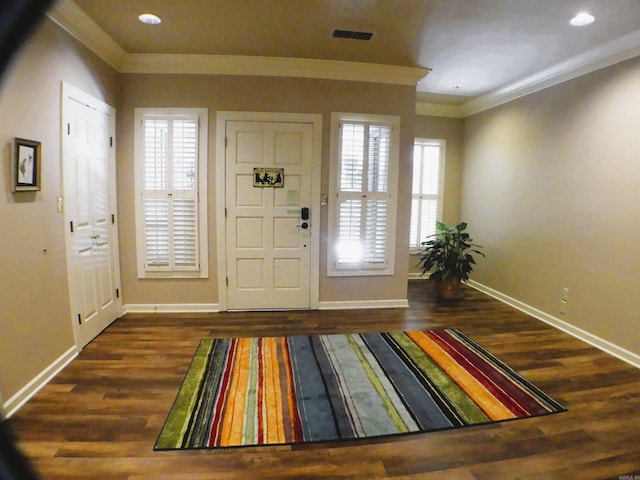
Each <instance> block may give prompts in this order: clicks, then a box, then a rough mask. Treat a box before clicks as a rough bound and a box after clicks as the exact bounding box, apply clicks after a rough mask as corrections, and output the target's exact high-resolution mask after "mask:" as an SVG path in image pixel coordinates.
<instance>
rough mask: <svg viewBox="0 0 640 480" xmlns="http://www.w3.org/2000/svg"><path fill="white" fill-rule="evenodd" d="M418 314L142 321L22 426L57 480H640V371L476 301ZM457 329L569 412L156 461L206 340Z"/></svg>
mask: <svg viewBox="0 0 640 480" xmlns="http://www.w3.org/2000/svg"><path fill="white" fill-rule="evenodd" d="M409 290H410V295H409V301H410V305H411V306H410V308H409V309H394V310H357V311H346V312H345V311H322V312H268V313H224V314H211V315H198V316H187V315H171V316H161V315H157V316H154V315H140V314H138V315H128V316H126V317H125V318H122V319H120V320H118V321H117V322H115V323H114V324H113V325H112V326H111V327H110V328H108V329H107V330H106V331H105V332H104V333H103V334H101V335H100V336H99V337H98V338H96V339H95V340H94V341H93V342H92V343H90V344H89V345H88V346H87V347H86V348H85V349H84V350H83V351H82V353H81V354H80V355H79V356H78V358H77V359H76V360H74V361H73V362H72V363H71V364H70V365H69V366H68V367H67V368H66V369H65V370H64V371H62V372H61V373H60V374H59V375H58V376H57V377H56V378H55V379H54V380H53V381H52V382H51V383H50V384H49V385H47V386H46V387H45V388H43V389H42V390H41V391H40V392H39V393H38V394H37V395H36V396H35V397H34V398H33V399H32V400H30V401H29V402H28V403H27V404H26V405H25V406H24V407H23V408H22V409H21V410H20V411H19V412H18V413H17V414H15V415H14V416H13V417H12V418H11V419H10V420H9V425H10V427H12V429H13V430H14V432H15V433H16V434H17V435H18V437H19V438H20V444H19V445H20V448H21V449H22V451H23V452H25V453H26V455H27V456H28V457H29V458H31V459H32V461H33V462H34V464H35V466H36V468H37V469H38V471H39V472H40V473H41V475H42V478H43V479H45V480H55V479H60V480H63V479H64V480H74V479H100V480H143V479H155V480H164V479H166V480H169V479H171V480H201V479H203V480H204V479H207V480H208V479H221V480H223V479H243V480H251V479H367V480H372V479H384V478H387V479H389V478H393V479H396V480H400V479H476V480H484V479H487V480H495V479H515V478H521V479H555V478H558V479H580V480H587V479H605V478H613V479H618V478H621V477H622V476H627V475H631V476H632V477H631V478H633V475H638V476H639V477H638V478H640V421H639V418H638V416H639V413H638V412H640V371H639V370H637V369H635V368H633V367H631V366H629V365H627V364H625V363H624V362H622V361H620V360H617V359H615V358H613V357H611V356H609V355H607V354H605V353H603V352H601V351H599V350H597V349H595V348H592V347H590V346H589V345H587V344H585V343H582V342H580V341H579V340H576V339H574V338H572V337H570V336H568V335H566V334H564V333H562V332H560V331H558V330H555V329H553V328H551V327H549V326H547V325H545V324H544V323H542V322H540V321H538V320H535V319H532V318H530V317H528V316H527V315H525V314H523V313H521V312H519V311H517V310H514V309H512V308H510V307H508V306H506V305H503V304H501V303H500V302H498V301H496V300H494V299H492V298H490V297H487V296H485V295H483V294H481V293H479V292H477V291H475V290H472V289H470V288H465V297H466V298H465V300H464V301H458V302H456V301H454V302H451V301H449V302H446V301H438V300H436V299H435V297H434V294H433V291H432V288H431V284H430V283H428V282H424V281H413V282H410V287H409ZM437 327H455V328H459V329H461V330H462V331H463V332H464V333H466V334H467V335H469V336H471V337H472V338H473V339H474V340H476V341H477V342H479V343H480V344H481V345H482V346H484V347H485V348H487V349H488V350H489V351H491V352H492V353H493V354H495V355H496V356H498V357H499V358H500V359H501V360H503V361H504V362H506V363H507V364H508V365H510V366H511V367H513V368H514V369H515V370H517V371H518V372H519V373H521V374H523V375H524V376H525V377H527V378H528V379H529V380H530V381H532V382H533V383H534V384H536V385H537V386H538V387H540V388H541V389H542V390H544V391H545V392H546V393H547V394H549V395H551V396H552V397H554V398H555V399H556V400H557V401H559V402H560V403H561V404H563V405H564V406H565V407H567V408H568V412H566V413H561V414H558V415H551V416H545V417H538V418H532V419H526V420H517V421H511V422H505V423H499V424H493V425H490V426H479V427H470V428H466V429H460V430H455V431H445V432H436V433H426V434H417V435H411V436H404V437H395V438H391V439H376V440H368V441H367V440H365V441H352V442H347V443H331V444H315V445H303V446H293V447H292V446H279V447H255V448H253V447H252V448H241V449H227V450H205V451H190V452H154V451H153V445H154V443H155V440H156V437H157V435H158V432H159V430H160V428H161V426H162V424H163V422H164V419H165V416H166V414H167V412H168V410H169V408H170V407H171V404H172V402H173V400H174V397H175V395H176V392H177V390H178V388H179V386H180V383H181V380H182V378H183V375H184V373H185V371H186V369H187V367H188V366H189V363H190V361H191V358H192V355H193V353H194V351H195V348H196V346H197V344H198V341H199V340H200V338H203V337H213V336H218V337H232V336H264V335H291V334H302V333H304V334H316V333H333V332H365V331H389V330H405V331H406V330H415V329H426V328H437Z"/></svg>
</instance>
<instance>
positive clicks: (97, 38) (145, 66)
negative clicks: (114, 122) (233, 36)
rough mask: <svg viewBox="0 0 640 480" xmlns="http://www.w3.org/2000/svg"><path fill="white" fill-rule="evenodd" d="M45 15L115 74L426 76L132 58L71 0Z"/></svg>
mask: <svg viewBox="0 0 640 480" xmlns="http://www.w3.org/2000/svg"><path fill="white" fill-rule="evenodd" d="M47 15H48V16H49V18H51V19H52V20H53V21H54V22H55V23H57V24H58V25H60V27H62V28H63V29H64V30H66V31H67V32H68V33H69V34H70V35H71V36H73V37H74V38H76V39H77V40H78V41H79V42H80V43H82V44H83V45H85V46H86V47H87V48H88V49H89V50H91V51H92V52H94V53H95V54H96V55H98V56H99V57H100V58H102V59H103V60H104V61H105V62H107V63H108V64H109V65H111V66H112V67H113V68H114V69H115V70H116V71H118V72H120V73H153V74H162V73H181V74H205V75H251V76H275V77H298V78H322V79H330V80H353V81H360V82H374V83H387V84H393V85H409V86H413V87H415V86H416V85H417V84H418V82H419V81H420V80H421V79H422V78H424V76H425V75H427V73H429V70H428V69H426V68H418V67H403V66H398V65H382V64H371V63H358V62H344V61H336V60H319V59H308V58H285V57H253V56H242V55H168V54H133V53H128V52H126V51H125V50H124V49H123V48H122V47H121V46H120V45H119V44H118V43H117V42H116V41H115V40H114V39H113V38H112V37H111V36H110V35H109V34H108V33H107V32H105V31H104V30H103V29H102V28H101V27H100V25H98V23H97V22H96V21H95V20H94V19H93V18H91V17H90V16H89V15H87V14H86V13H85V12H84V10H82V9H81V8H80V7H79V6H78V5H77V4H76V3H75V2H74V1H73V0H59V1H58V2H56V4H55V6H54V7H53V8H52V9H51V10H50V11H49V12H48V13H47Z"/></svg>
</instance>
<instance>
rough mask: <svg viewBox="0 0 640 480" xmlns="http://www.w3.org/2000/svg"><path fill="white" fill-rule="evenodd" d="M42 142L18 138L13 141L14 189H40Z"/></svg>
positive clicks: (15, 190) (21, 190)
mask: <svg viewBox="0 0 640 480" xmlns="http://www.w3.org/2000/svg"><path fill="white" fill-rule="evenodd" d="M41 149H42V146H41V145H40V142H36V141H33V140H26V139H24V138H16V139H15V140H14V143H13V191H14V192H29V191H34V190H40V183H41V182H40V170H41V169H40V167H41V165H40V163H41Z"/></svg>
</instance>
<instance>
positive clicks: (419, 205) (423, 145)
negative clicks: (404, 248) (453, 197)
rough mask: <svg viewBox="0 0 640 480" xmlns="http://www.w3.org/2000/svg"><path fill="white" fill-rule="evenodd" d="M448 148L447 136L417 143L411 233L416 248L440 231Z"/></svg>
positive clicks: (411, 240)
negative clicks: (437, 226)
mask: <svg viewBox="0 0 640 480" xmlns="http://www.w3.org/2000/svg"><path fill="white" fill-rule="evenodd" d="M444 148H445V144H444V140H428V139H416V142H415V144H414V148H413V179H412V192H411V193H412V195H411V228H410V233H409V247H410V248H412V249H416V250H414V252H417V251H418V250H417V249H418V248H419V247H420V244H421V243H422V242H424V241H425V240H426V239H427V237H429V236H430V235H433V234H434V233H436V221H437V220H440V219H441V212H442V202H441V198H442V194H441V191H442V182H443V178H444Z"/></svg>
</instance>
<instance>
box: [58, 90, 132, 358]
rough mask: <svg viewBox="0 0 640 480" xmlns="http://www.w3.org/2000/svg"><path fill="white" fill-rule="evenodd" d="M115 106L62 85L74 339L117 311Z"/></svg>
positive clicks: (79, 341)
mask: <svg viewBox="0 0 640 480" xmlns="http://www.w3.org/2000/svg"><path fill="white" fill-rule="evenodd" d="M114 132H115V111H114V109H113V108H112V107H109V106H108V105H105V104H104V103H102V102H100V101H99V100H97V99H94V98H92V97H90V96H89V95H87V94H85V93H83V92H81V91H79V90H77V89H75V88H73V87H71V86H69V85H66V84H65V85H64V87H63V132H62V135H63V140H62V149H63V151H62V156H63V160H62V163H63V178H64V204H65V205H64V207H65V229H66V243H67V247H66V249H67V268H68V276H69V289H70V296H71V308H72V318H73V323H74V334H75V338H76V345H77V346H78V348H83V347H84V346H85V345H86V344H87V343H89V342H90V341H91V340H93V339H94V338H95V337H96V336H97V335H98V334H99V333H100V332H102V330H104V329H105V328H106V327H107V326H109V325H110V324H111V322H113V321H114V320H115V319H116V318H118V316H119V315H120V313H121V309H122V301H121V299H120V291H119V268H118V252H117V230H116V217H115V213H116V209H115V153H114V150H115V148H114V144H113V138H114Z"/></svg>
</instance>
